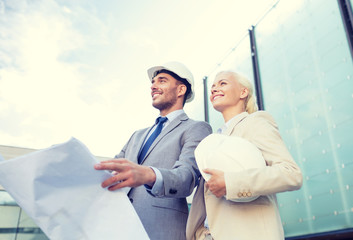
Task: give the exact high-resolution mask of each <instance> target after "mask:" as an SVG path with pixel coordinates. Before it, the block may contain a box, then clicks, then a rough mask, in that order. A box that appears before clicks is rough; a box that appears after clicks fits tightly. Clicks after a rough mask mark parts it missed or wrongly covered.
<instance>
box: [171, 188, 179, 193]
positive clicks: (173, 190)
mask: <svg viewBox="0 0 353 240" xmlns="http://www.w3.org/2000/svg"><path fill="white" fill-rule="evenodd" d="M177 192H178V190H176V189H174V188H171V189H169V193H170V194H176V193H177Z"/></svg>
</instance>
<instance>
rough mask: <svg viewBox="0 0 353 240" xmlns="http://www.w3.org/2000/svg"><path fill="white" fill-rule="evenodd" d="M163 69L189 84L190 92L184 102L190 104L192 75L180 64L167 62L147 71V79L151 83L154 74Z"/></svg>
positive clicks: (192, 88)
mask: <svg viewBox="0 0 353 240" xmlns="http://www.w3.org/2000/svg"><path fill="white" fill-rule="evenodd" d="M163 69H165V70H168V71H171V72H173V73H175V74H176V75H178V76H179V77H181V78H184V79H185V80H186V81H187V82H188V83H189V84H190V87H191V91H190V93H189V94H188V96H187V97H186V102H191V101H192V100H193V99H194V96H195V92H194V77H193V76H192V73H191V72H190V70H189V69H188V68H187V67H186V66H185V65H184V64H182V63H180V62H167V63H165V64H163V65H161V66H155V67H151V68H150V69H148V70H147V73H148V77H149V78H150V80H151V81H152V79H153V78H154V77H155V72H157V71H160V70H163Z"/></svg>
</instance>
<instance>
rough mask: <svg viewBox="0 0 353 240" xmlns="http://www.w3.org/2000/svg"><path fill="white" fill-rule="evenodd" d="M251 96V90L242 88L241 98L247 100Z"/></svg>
mask: <svg viewBox="0 0 353 240" xmlns="http://www.w3.org/2000/svg"><path fill="white" fill-rule="evenodd" d="M248 95H249V89H247V88H242V89H241V91H240V98H247V97H248Z"/></svg>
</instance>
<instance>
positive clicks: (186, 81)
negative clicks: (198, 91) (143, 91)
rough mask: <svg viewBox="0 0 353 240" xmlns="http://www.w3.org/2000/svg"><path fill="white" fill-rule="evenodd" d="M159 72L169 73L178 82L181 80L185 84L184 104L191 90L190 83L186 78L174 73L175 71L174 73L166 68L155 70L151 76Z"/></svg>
mask: <svg viewBox="0 0 353 240" xmlns="http://www.w3.org/2000/svg"><path fill="white" fill-rule="evenodd" d="M160 73H167V74H169V75H170V76H172V77H173V78H175V79H176V80H178V81H179V82H181V83H182V84H184V85H185V86H186V92H185V95H184V101H183V105H184V104H185V102H186V99H187V97H188V96H189V94H190V92H191V85H190V83H189V82H188V80H186V79H185V78H181V77H179V75H178V74H176V73H174V72H172V71H169V70H166V69H161V70H158V71H156V72H155V73H154V75H153V77H155V76H157V75H158V74H160Z"/></svg>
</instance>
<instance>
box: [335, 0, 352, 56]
mask: <svg viewBox="0 0 353 240" xmlns="http://www.w3.org/2000/svg"><path fill="white" fill-rule="evenodd" d="M337 3H338V7H339V9H340V12H341V17H342V21H343V25H344V30H345V31H346V36H347V41H348V45H349V50H350V52H351V56H352V58H353V12H352V5H351V2H350V0H337Z"/></svg>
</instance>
